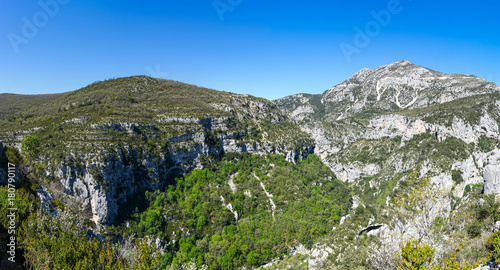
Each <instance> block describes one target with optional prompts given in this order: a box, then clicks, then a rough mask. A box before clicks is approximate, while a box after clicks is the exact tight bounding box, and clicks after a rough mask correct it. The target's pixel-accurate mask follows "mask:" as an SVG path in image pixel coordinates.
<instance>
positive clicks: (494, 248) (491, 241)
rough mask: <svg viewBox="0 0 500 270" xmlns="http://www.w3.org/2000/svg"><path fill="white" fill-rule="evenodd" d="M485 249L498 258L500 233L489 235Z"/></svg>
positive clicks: (499, 254) (499, 253)
mask: <svg viewBox="0 0 500 270" xmlns="http://www.w3.org/2000/svg"><path fill="white" fill-rule="evenodd" d="M486 249H488V251H490V252H491V254H492V255H493V256H495V257H496V258H498V257H499V256H500V231H498V232H496V233H493V234H492V235H490V237H489V238H488V240H487V241H486Z"/></svg>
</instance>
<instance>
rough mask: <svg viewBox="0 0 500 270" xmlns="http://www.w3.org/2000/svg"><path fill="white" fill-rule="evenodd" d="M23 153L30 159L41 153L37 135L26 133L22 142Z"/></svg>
mask: <svg viewBox="0 0 500 270" xmlns="http://www.w3.org/2000/svg"><path fill="white" fill-rule="evenodd" d="M22 150H23V153H24V154H25V155H26V156H27V157H28V158H30V159H32V160H34V159H36V158H37V157H38V154H40V141H39V140H38V137H37V136H36V135H29V134H28V135H26V136H24V140H23V142H22Z"/></svg>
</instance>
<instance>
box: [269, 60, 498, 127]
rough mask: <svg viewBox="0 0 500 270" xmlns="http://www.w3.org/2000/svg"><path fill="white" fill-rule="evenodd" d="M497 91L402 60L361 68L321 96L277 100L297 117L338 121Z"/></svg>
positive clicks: (479, 81)
mask: <svg viewBox="0 0 500 270" xmlns="http://www.w3.org/2000/svg"><path fill="white" fill-rule="evenodd" d="M498 91H499V88H498V86H497V85H496V84H495V83H490V82H487V81H486V80H484V79H481V78H478V77H475V76H472V75H461V74H454V75H448V74H443V73H440V72H436V71H433V70H431V69H428V68H424V67H419V66H416V65H414V64H412V63H410V62H408V61H399V62H395V63H392V64H389V65H385V66H382V67H379V68H377V69H369V68H365V69H362V70H360V71H359V72H358V73H356V74H354V75H353V76H351V77H350V78H349V79H347V80H345V81H344V82H342V83H340V84H338V85H336V86H334V87H332V88H330V89H328V90H327V91H325V92H324V93H323V94H321V95H307V94H298V95H292V96H288V97H285V98H281V99H278V100H276V103H277V104H278V105H279V106H280V107H281V108H282V109H284V110H285V111H287V112H289V113H290V114H291V115H293V116H294V117H295V118H297V119H301V118H308V117H309V118H314V117H315V116H316V117H317V118H319V119H323V120H327V121H337V120H341V119H345V118H348V117H351V116H353V115H355V114H360V113H365V114H373V113H383V112H385V113H387V112H392V111H398V110H404V109H417V108H424V107H429V106H431V105H434V104H441V103H445V102H448V101H452V100H457V99H460V98H464V97H469V96H475V95H481V94H491V93H498Z"/></svg>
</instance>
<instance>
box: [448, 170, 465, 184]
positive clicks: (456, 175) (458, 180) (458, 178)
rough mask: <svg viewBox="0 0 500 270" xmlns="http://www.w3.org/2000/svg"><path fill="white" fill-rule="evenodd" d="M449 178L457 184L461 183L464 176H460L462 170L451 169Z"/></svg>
mask: <svg viewBox="0 0 500 270" xmlns="http://www.w3.org/2000/svg"><path fill="white" fill-rule="evenodd" d="M451 179H452V180H453V182H455V184H457V185H458V184H461V183H463V182H464V178H463V176H462V171H460V170H453V171H451Z"/></svg>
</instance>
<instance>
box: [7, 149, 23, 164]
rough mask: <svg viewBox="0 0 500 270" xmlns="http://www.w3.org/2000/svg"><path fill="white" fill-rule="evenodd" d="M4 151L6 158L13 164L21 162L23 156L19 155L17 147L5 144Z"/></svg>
mask: <svg viewBox="0 0 500 270" xmlns="http://www.w3.org/2000/svg"><path fill="white" fill-rule="evenodd" d="M5 152H6V154H7V160H8V161H9V162H10V163H12V164H15V165H19V164H21V162H22V160H23V156H22V155H21V153H19V150H17V148H14V147H10V146H7V151H5Z"/></svg>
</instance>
